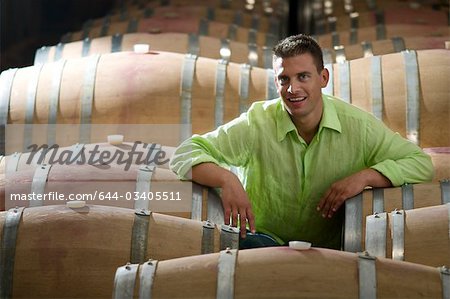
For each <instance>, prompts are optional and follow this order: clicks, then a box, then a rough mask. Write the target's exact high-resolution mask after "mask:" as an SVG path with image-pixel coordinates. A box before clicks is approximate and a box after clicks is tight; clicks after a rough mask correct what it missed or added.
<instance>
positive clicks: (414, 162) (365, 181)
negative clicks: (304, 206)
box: [317, 118, 434, 217]
mask: <svg viewBox="0 0 450 299" xmlns="http://www.w3.org/2000/svg"><path fill="white" fill-rule="evenodd" d="M365 139H366V142H365V147H364V148H365V157H366V167H367V168H366V169H364V170H361V171H359V172H357V173H354V174H352V175H350V176H348V177H346V178H343V179H342V180H338V181H336V182H335V183H333V184H332V185H331V187H330V188H329V189H328V190H327V191H326V192H325V194H324V195H323V196H322V198H321V200H320V202H319V205H318V206H317V210H318V211H320V212H321V213H322V216H323V217H332V216H333V214H334V213H335V212H336V211H337V210H338V209H339V207H340V206H341V205H342V204H343V203H344V201H345V200H347V199H349V198H351V197H353V196H355V195H357V194H358V193H360V192H362V191H363V190H364V188H365V187H367V186H370V187H379V188H383V187H391V186H401V185H403V184H405V183H420V182H426V181H431V179H432V178H433V174H434V168H433V164H432V162H431V158H430V157H429V156H428V155H427V154H425V153H424V152H423V151H422V149H421V148H420V147H418V146H417V145H415V144H413V143H412V142H410V141H408V140H406V139H405V138H403V137H401V136H400V135H399V134H398V133H394V132H393V131H391V130H390V129H389V128H387V127H386V125H385V124H383V123H382V122H380V121H378V120H376V119H375V118H370V119H369V120H368V124H367V126H366V138H365Z"/></svg>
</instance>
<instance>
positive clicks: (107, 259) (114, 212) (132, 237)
mask: <svg viewBox="0 0 450 299" xmlns="http://www.w3.org/2000/svg"><path fill="white" fill-rule="evenodd" d="M142 218H144V220H142ZM139 220H142V221H146V224H147V227H145V226H144V232H145V238H144V240H143V242H144V244H143V246H141V245H142V240H141V243H139V240H138V239H139V238H138V237H137V235H138V234H137V233H136V231H137V230H138V227H139V223H140V222H139ZM416 220H418V221H420V217H419V219H416ZM4 225H7V228H6V229H3V230H2V231H3V235H2V241H3V242H8V241H9V242H13V245H14V246H15V247H14V256H13V257H12V260H11V259H9V260H7V261H8V262H9V263H7V264H11V261H13V268H10V267H9V268H8V267H2V268H1V269H0V274H2V278H3V279H4V280H8V281H9V282H10V284H8V286H10V289H5V288H2V292H3V293H2V295H6V298H8V297H7V296H8V295H10V294H14V298H29V294H30V293H32V294H33V297H35V298H63V297H67V298H69V297H70V298H86V297H89V298H108V297H109V298H111V297H112V294H114V297H113V298H120V299H122V298H133V294H135V293H136V297H137V296H138V295H137V294H141V295H140V296H141V297H140V298H223V297H221V296H218V295H217V296H216V292H217V293H221V294H222V293H224V294H228V296H226V297H224V298H234V297H242V298H250V297H251V298H253V297H254V296H255V294H256V295H257V297H258V298H274V297H277V298H287V297H290V296H295V297H296V298H298V296H303V294H304V295H305V296H306V295H307V294H311V292H312V293H314V294H315V295H316V296H318V297H319V298H405V296H407V297H408V298H419V297H420V296H425V297H426V298H441V297H442V298H446V297H445V296H446V294H447V291H448V287H449V285H448V282H447V280H448V275H449V272H448V269H446V268H436V267H433V266H426V265H419V264H413V263H409V262H399V261H396V260H388V259H385V258H375V257H374V256H370V255H368V254H361V255H357V254H353V253H349V252H339V251H334V250H327V249H320V248H314V249H309V250H306V251H296V250H293V249H290V248H286V247H279V248H277V247H272V248H265V249H251V250H243V251H239V252H238V251H237V250H236V249H233V248H235V245H236V237H237V232H236V231H227V230H226V227H222V228H220V229H219V228H218V227H217V226H216V225H214V224H211V223H203V224H202V223H201V222H197V221H192V220H188V219H182V218H179V217H172V216H167V215H161V214H156V213H152V214H150V215H148V216H142V215H137V214H135V213H133V211H132V210H129V209H121V208H114V209H113V208H111V207H105V206H85V207H83V208H68V207H66V206H48V207H39V208H27V209H23V208H19V209H15V210H12V211H10V212H8V213H5V212H2V213H0V227H2V226H3V227H5V226H4ZM141 229H142V228H141ZM140 236H143V235H142V234H140ZM13 237H15V238H13ZM10 246H11V243H10ZM224 246H227V247H229V248H224ZM9 248H11V247H9ZM220 250H221V252H220V253H218V252H219V251H220ZM214 252H216V253H214ZM8 253H10V252H6V254H8ZM201 253H203V254H202V255H200V254H201ZM139 254H141V255H142V256H141V257H140V255H139ZM130 256H131V257H133V259H132V263H131V264H127V265H125V266H123V267H121V266H120V265H121V264H125V263H126V262H124V261H127V260H128V259H129V257H130ZM149 257H151V260H150V261H147V259H149ZM446 258H447V259H448V256H447V257H446ZM142 260H143V261H142ZM367 263H368V264H367ZM139 265H140V266H139ZM146 266H153V267H151V268H145V267H146ZM8 271H12V272H8ZM149 271H150V272H149ZM227 271H229V272H227ZM330 271H331V273H330ZM362 272H363V273H365V275H364V274H362ZM367 272H368V273H369V274H370V275H367ZM138 274H139V276H138ZM249 277H250V278H251V279H249ZM358 277H359V278H358ZM5 278H6V279H5ZM80 278H82V279H80ZM4 280H2V283H4ZM298 280H301V281H303V282H304V283H302V284H301V286H299V284H298V283H293V282H294V281H298ZM336 280H338V281H339V282H336ZM12 282H14V284H13V283H12ZM113 282H114V283H113ZM268 282H271V283H268ZM24 283H26V287H23V286H24ZM267 284H269V285H267ZM367 284H369V285H367ZM343 285H345V286H346V287H345V288H342V286H343ZM2 286H5V285H2ZM254 286H258V287H256V288H254ZM8 292H9V293H8ZM361 292H362V293H361ZM366 292H370V293H369V294H372V297H367V294H368V293H366ZM64 294H65V296H64ZM358 294H359V297H358ZM4 298H5V297H4Z"/></svg>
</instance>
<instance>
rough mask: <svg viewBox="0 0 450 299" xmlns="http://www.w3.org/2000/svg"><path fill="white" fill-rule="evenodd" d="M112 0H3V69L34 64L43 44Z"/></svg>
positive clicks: (98, 13) (101, 11)
mask: <svg viewBox="0 0 450 299" xmlns="http://www.w3.org/2000/svg"><path fill="white" fill-rule="evenodd" d="M112 4H113V0H0V11H1V27H0V29H1V60H0V62H1V70H4V69H8V68H12V67H23V66H28V65H32V64H33V61H34V53H35V52H36V49H38V48H40V47H41V46H45V45H46V46H53V45H55V44H57V43H58V42H59V40H60V39H61V36H62V35H63V34H64V33H66V32H69V31H76V30H80V29H81V26H82V24H83V22H84V21H86V20H88V19H90V18H99V17H102V16H104V15H106V14H107V12H108V11H109V10H110V9H111V7H112Z"/></svg>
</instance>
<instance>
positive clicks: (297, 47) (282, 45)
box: [273, 34, 323, 73]
mask: <svg viewBox="0 0 450 299" xmlns="http://www.w3.org/2000/svg"><path fill="white" fill-rule="evenodd" d="M305 53H310V54H311V55H312V57H313V59H314V63H315V65H316V68H317V71H318V72H319V73H320V72H321V71H322V70H323V56H322V49H321V48H320V46H319V44H317V42H316V41H315V40H314V39H313V38H312V37H311V36H309V35H305V34H298V35H292V36H289V37H286V38H285V39H283V40H281V41H280V42H279V43H278V44H277V45H275V47H273V54H274V59H276V58H289V57H294V56H297V55H301V54H305Z"/></svg>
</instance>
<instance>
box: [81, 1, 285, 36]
mask: <svg viewBox="0 0 450 299" xmlns="http://www.w3.org/2000/svg"><path fill="white" fill-rule="evenodd" d="M159 5H160V4H159V3H157V2H156V3H155V2H153V3H152V2H150V3H149V4H148V5H147V6H146V7H145V8H143V9H138V8H130V9H127V10H123V11H121V12H120V13H115V14H110V15H107V16H106V17H103V18H100V19H95V20H89V21H87V22H86V23H84V25H83V29H87V28H89V27H96V26H108V24H109V23H114V22H118V21H125V20H131V19H141V18H148V17H152V16H165V17H167V18H173V17H177V16H178V17H180V18H185V17H196V18H206V19H208V20H210V21H216V22H221V23H230V24H235V25H237V26H239V27H245V28H251V29H254V30H257V31H262V32H271V33H272V34H274V35H276V36H278V35H279V34H280V24H279V23H280V21H279V19H278V18H276V17H266V16H261V15H258V14H249V13H245V12H243V11H242V10H231V9H221V8H213V7H208V6H159Z"/></svg>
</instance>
